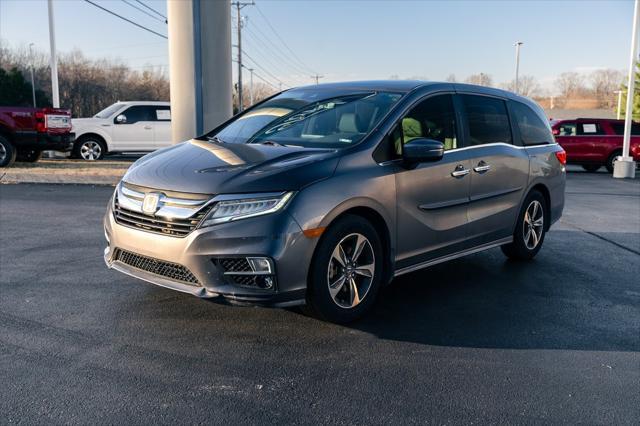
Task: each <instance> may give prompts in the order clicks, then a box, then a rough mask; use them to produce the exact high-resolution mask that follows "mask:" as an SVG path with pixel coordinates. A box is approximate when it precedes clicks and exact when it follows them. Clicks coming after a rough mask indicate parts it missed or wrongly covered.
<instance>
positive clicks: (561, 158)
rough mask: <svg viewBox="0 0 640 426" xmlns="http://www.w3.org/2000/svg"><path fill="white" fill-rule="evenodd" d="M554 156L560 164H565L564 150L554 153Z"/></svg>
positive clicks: (565, 155) (565, 154)
mask: <svg viewBox="0 0 640 426" xmlns="http://www.w3.org/2000/svg"><path fill="white" fill-rule="evenodd" d="M555 154H556V158H557V159H558V161H559V162H560V164H562V165H563V166H564V165H566V164H567V153H566V152H565V150H564V149H563V150H560V151H556V152H555Z"/></svg>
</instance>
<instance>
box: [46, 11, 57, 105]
mask: <svg viewBox="0 0 640 426" xmlns="http://www.w3.org/2000/svg"><path fill="white" fill-rule="evenodd" d="M47 5H48V7H49V45H50V48H51V92H52V98H53V99H52V100H53V107H54V108H60V94H59V92H58V59H57V56H56V29H55V26H54V19H53V0H49V1H48V4H47Z"/></svg>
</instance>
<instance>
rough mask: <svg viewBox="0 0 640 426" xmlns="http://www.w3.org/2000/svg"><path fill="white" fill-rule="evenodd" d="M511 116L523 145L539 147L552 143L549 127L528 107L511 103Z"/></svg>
mask: <svg viewBox="0 0 640 426" xmlns="http://www.w3.org/2000/svg"><path fill="white" fill-rule="evenodd" d="M512 106H513V115H514V118H515V120H516V123H517V125H518V130H519V131H520V139H521V141H522V144H523V145H540V144H546V143H550V142H552V141H553V138H552V136H551V133H550V132H549V127H548V126H547V124H546V123H545V122H543V121H542V119H541V118H540V117H539V116H538V114H536V113H535V111H533V110H532V109H531V108H530V107H529V106H527V105H525V104H522V103H520V102H516V101H513V103H512Z"/></svg>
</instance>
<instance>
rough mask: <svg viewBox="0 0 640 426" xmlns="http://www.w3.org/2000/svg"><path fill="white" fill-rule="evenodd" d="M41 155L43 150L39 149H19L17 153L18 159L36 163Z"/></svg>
mask: <svg viewBox="0 0 640 426" xmlns="http://www.w3.org/2000/svg"><path fill="white" fill-rule="evenodd" d="M41 157H42V151H39V150H27V151H19V152H18V154H17V155H16V161H22V162H24V163H35V162H36V161H38V160H39V159H40V158H41Z"/></svg>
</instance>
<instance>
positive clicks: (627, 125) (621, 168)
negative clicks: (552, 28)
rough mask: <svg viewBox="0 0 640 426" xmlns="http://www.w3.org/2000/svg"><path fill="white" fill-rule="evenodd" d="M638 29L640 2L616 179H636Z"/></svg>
mask: <svg viewBox="0 0 640 426" xmlns="http://www.w3.org/2000/svg"><path fill="white" fill-rule="evenodd" d="M638 27H640V0H636V1H635V6H634V12H633V29H632V31H631V54H630V56H629V80H628V82H627V107H626V108H625V110H624V136H623V139H622V156H621V157H618V161H616V162H615V163H613V177H614V178H631V179H633V178H635V176H636V162H635V161H633V157H630V156H629V146H630V145H631V124H632V121H631V119H632V116H633V98H634V97H635V96H634V94H635V91H634V89H635V84H636V79H635V74H636V73H635V70H636V61H637V60H638V29H639V28H638Z"/></svg>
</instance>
